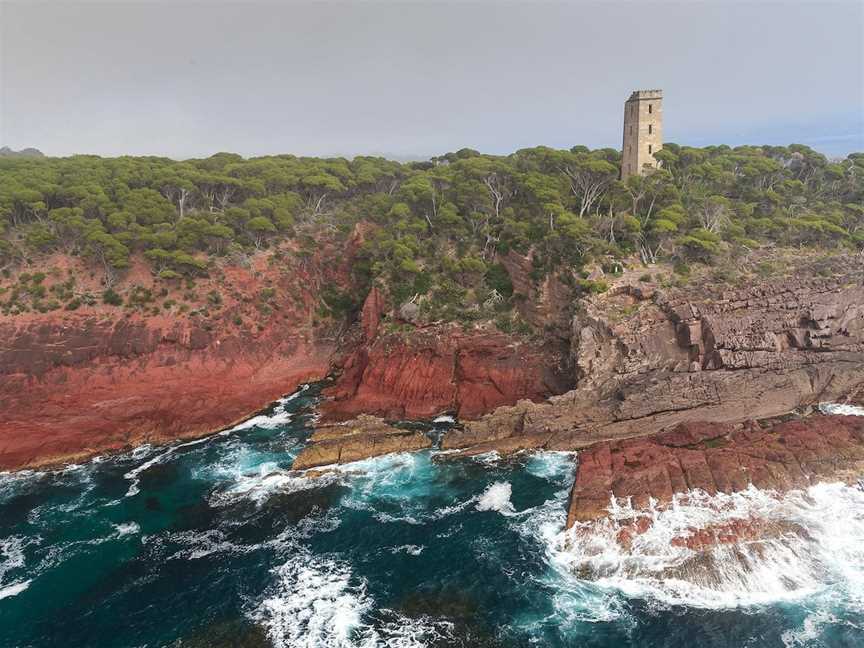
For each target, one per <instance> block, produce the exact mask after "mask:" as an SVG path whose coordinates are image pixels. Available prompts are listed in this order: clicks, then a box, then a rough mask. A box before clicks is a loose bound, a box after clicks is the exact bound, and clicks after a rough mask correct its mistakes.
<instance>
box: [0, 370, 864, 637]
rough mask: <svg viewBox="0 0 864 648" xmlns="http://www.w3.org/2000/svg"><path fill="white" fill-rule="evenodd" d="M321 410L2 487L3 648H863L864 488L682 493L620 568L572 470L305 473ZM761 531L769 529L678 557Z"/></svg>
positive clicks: (297, 407)
mask: <svg viewBox="0 0 864 648" xmlns="http://www.w3.org/2000/svg"><path fill="white" fill-rule="evenodd" d="M318 394H319V386H318V385H311V386H309V385H307V386H304V387H303V388H302V389H300V390H298V392H296V393H294V394H292V395H290V396H288V397H286V398H284V399H281V400H280V401H278V402H277V403H275V404H273V405H272V406H271V407H270V408H268V409H267V410H265V411H264V412H262V413H261V414H260V415H258V416H256V417H254V418H252V419H250V420H249V421H247V422H246V423H244V424H241V425H239V426H237V427H235V428H234V429H232V430H229V431H225V432H221V433H218V434H215V435H212V436H210V437H207V438H204V439H200V440H196V441H192V442H187V443H177V444H174V445H170V446H161V447H150V446H143V447H140V448H137V449H135V450H134V451H132V452H129V453H125V454H121V455H117V456H111V457H108V456H106V457H101V458H97V459H94V460H92V461H90V462H88V463H85V464H82V465H74V466H69V467H68V468H66V469H64V470H61V471H54V472H26V471H25V472H19V473H5V474H0V646H2V647H13V646H14V647H25V646H40V647H41V646H64V647H67V648H71V647H77V646H99V647H111V646H117V647H120V646H123V647H144V646H148V647H150V646H154V647H155V646H184V647H187V646H194V647H197V646H202V647H203V646H217V647H218V646H226V647H227V646H239V647H253V646H276V647H280V648H281V647H297V648H300V647H302V648H331V647H332V648H354V647H358V648H359V647H362V648H377V647H393V648H397V647H398V648H412V647H421V646H428V647H443V646H465V647H481V648H482V647H489V648H491V647H501V648H510V647H514V648H515V647H521V646H525V647H528V646H549V647H558V646H561V647H564V646H586V647H587V646H597V647H604V648H612V647H619V646H640V647H655V646H656V647H660V646H693V645H698V646H700V647H702V646H704V647H711V646H717V647H724V648H726V647H729V648H733V647H734V648H738V647H741V646H753V647H759V648H763V647H765V648H770V647H774V646H776V647H778V648H780V647H785V648H789V647H792V646H827V647H834V646H837V647H840V646H864V490H862V489H861V488H856V487H851V486H845V485H842V484H830V483H828V484H820V485H817V486H813V487H811V488H809V489H806V490H802V491H795V492H792V493H789V494H786V495H784V496H778V495H776V494H773V493H769V492H764V491H759V490H756V489H751V490H749V491H746V492H743V493H738V494H735V495H718V496H714V497H710V496H708V495H705V494H702V493H690V494H688V495H687V496H686V497H680V498H678V499H677V500H676V501H675V502H674V503H673V505H672V506H670V507H667V508H664V509H662V510H661V509H658V510H652V511H650V512H649V515H650V517H651V518H652V524H651V527H650V528H649V529H648V530H647V531H646V532H645V533H644V534H642V535H639V536H637V537H636V538H635V539H634V541H633V543H632V546H630V547H629V548H627V549H625V548H623V547H622V546H621V544H620V543H618V542H617V541H616V535H617V533H618V531H619V530H620V526H621V525H622V524H625V523H626V522H627V520H628V519H631V518H632V515H633V512H632V511H631V510H630V509H629V507H628V505H627V503H626V502H618V503H615V504H614V505H613V506H612V508H611V514H610V518H609V520H607V521H606V522H604V523H602V524H595V525H591V526H589V525H579V526H577V527H576V528H575V529H574V530H571V531H569V532H564V530H563V527H564V521H565V518H566V505H567V497H568V493H569V488H570V485H571V484H572V480H573V474H574V471H575V470H576V466H577V462H578V455H577V454H575V453H561V452H535V453H522V454H519V455H517V456H515V457H511V458H507V459H503V458H500V457H498V456H497V455H495V454H488V455H482V456H479V457H474V458H454V457H453V456H452V455H448V453H444V452H440V451H438V450H429V451H424V452H418V453H411V454H407V453H405V454H395V455H388V456H385V457H379V458H375V459H370V460H367V461H361V462H357V463H354V464H348V465H344V466H340V467H338V469H336V470H334V471H332V472H330V473H327V474H325V475H324V476H322V477H318V478H310V477H304V476H302V475H298V474H296V473H291V472H290V468H291V463H292V461H293V458H294V457H295V456H296V455H297V453H298V452H299V450H300V449H301V448H302V447H303V444H304V443H305V442H306V440H307V438H308V436H309V434H310V433H311V430H312V424H313V423H314V419H315V416H316V410H315V406H316V403H317V400H318ZM451 425H453V422H452V421H451V420H449V419H447V418H446V417H443V418H442V419H439V420H438V421H437V422H435V423H431V424H427V425H424V426H422V429H424V431H426V433H428V434H430V435H432V436H433V437H436V438H437V437H439V436H440V435H441V434H443V433H446V430H447V428H448V427H450V426H451ZM753 518H758V519H761V520H769V521H771V522H772V524H773V523H776V529H777V532H776V533H773V534H771V535H770V537H769V538H768V539H767V540H753V541H745V542H742V543H739V544H735V545H725V546H720V547H717V548H715V549H713V550H710V551H707V552H699V553H697V552H694V551H691V550H689V549H687V548H686V547H679V546H676V545H673V544H672V543H671V542H670V540H671V539H672V538H674V537H676V536H679V535H681V533H682V532H686V531H687V530H688V529H692V528H699V527H700V525H703V526H704V525H705V524H706V523H709V522H710V523H723V522H727V521H735V520H742V519H743V520H746V519H753Z"/></svg>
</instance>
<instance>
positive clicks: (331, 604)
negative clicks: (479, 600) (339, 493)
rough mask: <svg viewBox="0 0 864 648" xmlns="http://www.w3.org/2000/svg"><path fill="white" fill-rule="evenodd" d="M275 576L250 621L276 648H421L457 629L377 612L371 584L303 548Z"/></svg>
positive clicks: (332, 560)
mask: <svg viewBox="0 0 864 648" xmlns="http://www.w3.org/2000/svg"><path fill="white" fill-rule="evenodd" d="M273 575H274V577H275V581H276V582H275V584H274V586H273V587H272V588H271V590H270V591H269V592H268V594H267V596H266V598H265V599H264V600H263V601H262V602H261V603H260V604H258V605H257V606H256V607H255V609H254V610H253V611H252V612H251V616H252V618H253V619H254V620H256V621H257V622H258V623H260V624H261V625H262V626H263V627H264V628H265V629H266V630H267V634H268V636H269V638H270V641H271V642H272V643H273V645H274V646H275V647H276V648H422V647H424V646H426V645H427V642H428V641H430V640H433V639H434V640H440V639H446V638H447V636H448V631H449V630H450V629H451V628H452V624H450V623H449V622H446V621H437V622H436V621H432V620H429V619H425V618H420V619H408V618H405V617H403V616H401V615H398V614H396V613H395V612H392V611H390V610H380V611H376V610H375V606H374V602H373V600H372V598H371V597H370V596H369V594H368V593H367V586H366V582H365V581H364V580H363V579H360V578H355V577H354V576H353V574H352V572H351V568H350V566H349V565H348V564H347V563H345V562H344V561H342V560H339V559H338V558H336V557H332V556H321V555H313V554H311V553H309V552H308V551H306V550H304V549H299V550H297V551H296V553H295V554H294V555H293V556H291V557H290V558H289V559H288V560H287V562H285V563H284V564H283V565H281V566H280V567H278V568H276V569H274V570H273Z"/></svg>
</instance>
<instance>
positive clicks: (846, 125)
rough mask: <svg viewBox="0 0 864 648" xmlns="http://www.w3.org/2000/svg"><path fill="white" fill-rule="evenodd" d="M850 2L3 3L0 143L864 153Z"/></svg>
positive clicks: (69, 148) (53, 151)
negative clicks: (625, 132)
mask: <svg viewBox="0 0 864 648" xmlns="http://www.w3.org/2000/svg"><path fill="white" fill-rule="evenodd" d="M862 34H864V4H862V3H860V2H857V1H855V0H852V1H849V0H846V1H839V2H819V3H805V2H800V1H795V0H786V1H782V0H774V1H762V2H737V1H733V2H723V1H719V0H690V1H684V2H678V3H657V2H639V3H637V2H628V1H616V2H604V3H589V2H576V3H568V4H550V3H542V2H534V1H525V2H521V3H512V4H510V3H508V4H500V3H495V2H492V1H491V0H482V1H480V2H472V3H467V2H453V3H442V2H430V1H427V2H417V1H414V2H406V3H401V4H397V3H393V2H365V1H363V2H353V3H344V2H343V3H323V2H305V3H295V2H292V3H274V2H249V1H239V2H233V3H214V4H206V3H202V2H192V1H190V0H183V1H182V2H177V3H173V4H168V3H159V2H126V1H117V2H113V3H104V2H103V3H99V4H94V3H86V4H85V3H80V2H60V1H58V0H55V1H53V2H17V1H8V0H0V146H2V145H7V146H10V147H12V148H13V149H20V148H24V147H30V146H32V147H36V148H39V149H40V150H42V151H43V152H44V153H46V154H48V155H71V154H75V153H95V154H99V155H104V156H116V155H126V154H129V155H151V154H152V155H161V156H168V157H174V158H187V157H203V156H207V155H211V154H213V153H215V152H217V151H232V152H236V153H240V154H242V155H244V156H254V155H265V154H275V153H294V154H298V155H321V156H331V155H348V156H350V155H356V154H384V155H387V156H389V157H397V158H399V157H401V158H406V157H426V156H430V155H436V154H441V153H444V152H446V151H452V150H456V149H459V148H463V147H470V148H475V149H478V150H481V151H483V152H485V153H498V154H505V153H510V152H512V151H514V150H517V149H519V148H523V147H528V146H536V145H541V144H542V145H547V146H552V147H556V148H569V147H571V146H574V145H576V144H584V145H587V146H590V147H591V148H598V147H612V148H616V149H619V148H620V146H621V120H622V114H623V103H624V101H625V100H626V98H627V96H629V93H630V92H631V90H634V89H638V88H662V89H663V90H664V93H665V100H664V123H665V125H664V130H665V138H666V141H672V142H677V143H680V144H689V145H694V146H705V145H708V144H729V145H737V144H790V143H802V144H807V145H809V146H812V147H813V148H815V149H817V150H819V151H822V152H823V153H825V154H827V155H829V156H842V155H845V154H847V153H849V152H852V151H862V150H864V36H862Z"/></svg>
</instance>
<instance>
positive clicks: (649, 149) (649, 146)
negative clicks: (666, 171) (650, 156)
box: [648, 144, 651, 153]
mask: <svg viewBox="0 0 864 648" xmlns="http://www.w3.org/2000/svg"><path fill="white" fill-rule="evenodd" d="M648 152H649V153H651V145H650V144H649V145H648Z"/></svg>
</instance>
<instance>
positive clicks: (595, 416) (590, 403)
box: [444, 267, 864, 452]
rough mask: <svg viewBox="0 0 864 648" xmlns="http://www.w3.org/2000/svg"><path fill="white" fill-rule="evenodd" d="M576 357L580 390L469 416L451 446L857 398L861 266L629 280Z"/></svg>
mask: <svg viewBox="0 0 864 648" xmlns="http://www.w3.org/2000/svg"><path fill="white" fill-rule="evenodd" d="M572 359H573V365H574V367H575V372H576V376H575V377H576V380H577V386H576V388H575V389H574V390H572V391H571V392H569V393H567V394H564V395H562V396H557V397H553V398H551V399H549V402H547V403H542V404H537V403H528V402H521V403H518V404H517V405H516V406H513V407H505V408H500V409H499V410H497V411H496V412H494V413H492V414H490V415H487V416H485V417H483V418H481V419H479V420H478V421H474V422H468V423H466V424H465V426H464V429H463V430H462V431H460V432H456V433H453V434H451V435H448V437H447V438H446V439H445V440H444V447H445V448H450V449H464V450H465V451H466V452H485V451H489V450H499V451H511V450H516V449H522V448H529V447H543V448H549V449H577V448H581V447H586V446H588V445H590V444H591V443H595V442H597V441H601V440H605V439H615V438H623V437H631V436H638V435H646V434H652V433H655V432H659V431H661V430H663V429H668V428H671V427H673V426H674V425H676V424H678V423H681V422H686V421H707V422H712V421H722V422H740V421H744V420H747V419H760V418H767V417H773V416H779V415H781V414H785V413H788V412H791V411H793V410H796V409H802V408H807V407H810V406H812V405H815V404H817V403H819V402H820V401H833V400H842V399H845V398H847V397H850V396H854V395H855V394H856V393H860V392H861V390H862V389H864V287H862V284H861V270H860V268H859V269H855V268H854V267H850V270H849V273H848V274H846V275H844V276H837V277H833V278H806V279H797V278H792V279H789V278H784V279H778V280H773V281H771V280H766V281H759V282H756V283H755V284H754V285H752V286H750V287H747V288H741V289H722V288H713V289H712V287H711V286H710V285H709V284H703V285H699V286H695V287H687V288H672V289H667V290H663V289H659V288H652V287H650V286H644V285H640V284H639V283H638V282H637V281H636V280H635V279H630V278H624V280H622V281H620V282H618V283H617V284H616V285H614V286H613V287H612V289H611V290H610V291H609V292H608V293H607V294H604V295H600V296H598V297H596V298H594V299H592V300H590V301H588V302H586V303H585V305H584V308H583V310H582V311H581V312H580V313H579V314H578V315H577V316H576V317H575V318H574V320H573V336H572Z"/></svg>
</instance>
